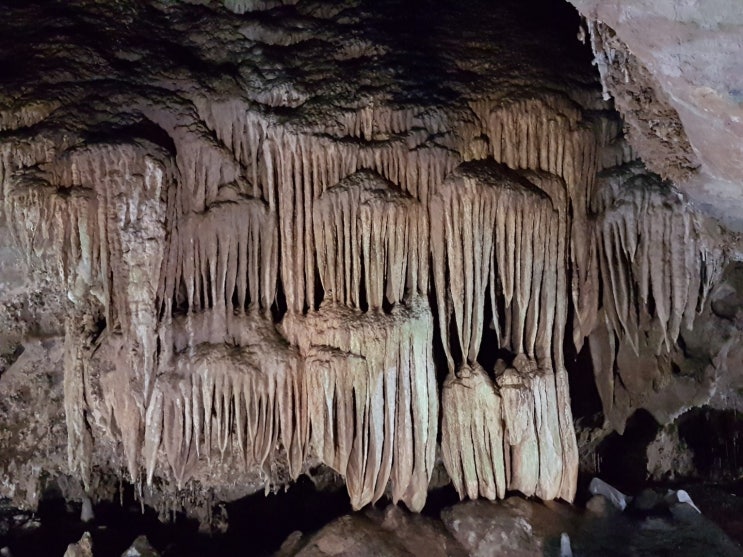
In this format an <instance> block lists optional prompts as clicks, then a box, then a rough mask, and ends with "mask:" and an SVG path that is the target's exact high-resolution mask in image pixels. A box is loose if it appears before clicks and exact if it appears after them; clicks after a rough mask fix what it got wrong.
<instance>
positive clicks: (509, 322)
mask: <svg viewBox="0 0 743 557" xmlns="http://www.w3.org/2000/svg"><path fill="white" fill-rule="evenodd" d="M525 176H526V177H528V178H529V179H530V181H527V179H526V178H524V177H522V176H520V175H518V174H515V173H514V172H513V171H511V170H508V169H506V168H504V167H501V166H499V165H496V164H495V163H493V162H478V163H474V162H473V163H466V164H464V165H462V167H460V169H458V170H457V171H456V172H455V173H453V174H452V175H451V176H450V178H449V179H447V180H446V181H445V182H444V184H443V185H442V187H441V188H440V189H439V190H438V191H437V193H436V194H435V196H434V198H433V199H432V202H431V222H432V224H434V225H435V226H434V227H433V231H432V232H433V233H432V247H433V249H432V253H433V264H434V284H435V287H436V294H437V306H438V309H439V316H438V317H439V330H440V331H441V336H442V340H443V343H444V351H445V354H446V357H447V360H448V364H449V377H448V378H447V380H446V383H445V386H444V401H445V402H444V404H445V405H447V406H445V407H444V410H443V412H444V415H445V416H446V419H445V421H444V424H445V425H446V427H447V428H448V429H449V431H446V432H445V433H444V434H443V437H442V442H444V441H443V440H444V439H446V440H447V441H446V445H447V447H446V449H445V453H446V454H447V457H446V461H445V462H447V465H448V466H452V467H453V471H450V473H451V475H452V478H453V480H454V483H455V487H456V488H457V490H458V492H459V493H460V496H464V495H465V494H466V495H467V496H469V497H473V496H476V495H477V494H478V490H477V486H478V482H480V484H479V485H480V487H482V489H483V490H484V491H482V492H480V495H482V496H485V497H490V498H492V497H494V496H495V493H496V491H494V490H493V489H492V482H491V478H492V477H494V476H497V473H498V472H497V471H499V470H500V469H501V467H502V464H501V463H502V462H504V461H506V460H509V456H508V455H510V460H509V466H508V467H507V470H508V472H507V473H506V480H505V481H506V485H505V487H506V488H508V489H518V490H520V491H522V492H523V493H525V494H527V495H532V494H535V493H536V494H538V495H539V496H540V497H545V498H554V497H557V496H561V497H563V498H565V499H572V497H573V495H574V492H575V490H574V488H575V486H574V480H564V477H565V476H567V477H568V478H573V477H574V476H575V475H576V474H577V450H576V449H575V442H574V439H573V441H572V443H571V439H570V438H569V435H570V433H571V431H572V417H571V416H570V409H569V398H568V397H566V396H564V395H566V394H567V392H563V393H561V392H560V384H559V383H558V381H559V379H556V377H555V372H553V370H556V372H557V374H560V373H563V368H561V367H560V366H562V360H561V359H562V346H561V345H562V330H563V329H564V327H565V326H566V320H567V315H566V313H567V312H566V306H565V303H564V301H563V299H564V297H565V296H566V294H567V283H566V280H565V276H566V272H567V270H566V269H567V249H566V243H567V238H568V232H567V226H568V223H567V203H566V192H565V185H564V182H562V180H560V179H559V178H556V177H550V176H549V175H546V174H544V173H535V172H531V173H529V172H527V173H525ZM535 184H537V185H538V186H539V187H537V185H535ZM488 293H489V298H490V299H486V297H487V294H488ZM487 303H489V304H490V306H491V312H492V315H493V321H494V322H493V326H494V328H495V329H496V336H497V338H498V341H499V342H500V347H501V348H508V349H510V350H511V351H512V352H514V353H515V354H516V359H515V360H514V364H513V365H514V367H515V368H516V369H515V370H514V369H509V370H508V371H506V372H505V373H502V374H500V375H499V376H498V378H497V380H498V385H499V386H500V394H496V393H495V387H494V385H493V384H492V381H491V379H490V378H489V377H488V375H487V374H485V373H484V372H482V371H481V370H480V368H479V364H478V363H477V358H478V355H479V352H480V341H481V338H482V334H483V325H484V323H483V321H484V313H483V310H484V308H485V305H486V304H487ZM501 308H502V310H503V312H502V313H503V315H501V311H500V310H501ZM452 319H453V323H454V330H455V331H456V339H451V340H450V338H449V333H448V331H449V329H450V323H451V321H450V320H452ZM457 341H458V343H459V346H458V348H459V350H458V353H459V354H461V355H462V356H461V357H462V363H461V365H460V367H459V369H456V362H455V360H454V353H453V352H452V350H451V343H452V342H457ZM558 346H559V348H558ZM537 362H539V363H537ZM473 368H474V370H475V371H473ZM471 383H472V384H474V385H476V386H477V392H478V393H482V394H481V395H478V396H477V398H478V400H480V399H481V400H482V401H483V402H481V403H479V404H475V405H472V404H470V403H469V400H470V397H471V396H472V395H470V391H471V385H470V384H471ZM501 398H502V402H501ZM496 407H497V408H500V409H502V410H501V411H502V416H501V415H495V416H490V417H489V418H488V417H487V416H480V415H478V413H481V412H484V411H486V409H487V408H496ZM501 419H502V420H503V425H500V424H498V423H497V422H498V420H501ZM469 424H473V425H472V426H470V425H469ZM477 424H487V426H485V427H484V428H480V427H478V428H477V430H476V431H473V433H472V435H470V436H466V437H463V436H462V434H461V431H460V430H459V428H462V427H464V428H467V427H477ZM442 427H443V424H442ZM493 437H498V438H499V439H500V440H497V439H496V441H493V440H492V438H493ZM563 437H564V439H563ZM573 437H574V434H573ZM504 438H505V440H506V441H507V444H509V445H510V447H511V448H510V449H509V451H508V454H504V453H503V449H502V448H501V449H500V451H499V452H498V453H497V454H493V453H490V454H489V457H487V458H489V459H490V460H489V463H488V464H487V465H486V464H485V462H486V461H487V458H486V457H483V456H482V455H483V453H482V451H483V449H482V447H485V446H501V447H502V446H503V442H504ZM574 453H575V454H574ZM473 455H477V456H476V462H477V465H474V464H473ZM540 455H541V458H540ZM484 458H485V460H483V459H484ZM460 467H461V469H460ZM480 474H482V476H480ZM563 482H566V487H565V489H563V488H562V485H563ZM498 492H499V491H498Z"/></svg>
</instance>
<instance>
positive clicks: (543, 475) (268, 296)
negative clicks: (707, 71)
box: [0, 2, 718, 511]
mask: <svg viewBox="0 0 743 557" xmlns="http://www.w3.org/2000/svg"><path fill="white" fill-rule="evenodd" d="M254 4H255V5H254ZM259 4H260V5H259ZM264 4H265V5H264ZM269 4H271V3H268V2H264V3H250V2H225V6H226V8H225V7H222V6H220V5H216V4H215V5H210V6H202V7H196V6H189V5H181V4H174V5H164V4H162V5H161V4H160V3H153V4H152V5H150V6H148V7H147V9H148V10H150V11H151V12H152V14H154V16H152V17H149V18H145V15H146V14H145V13H144V12H142V11H141V10H142V9H143V8H142V7H141V6H139V5H137V6H134V5H131V6H130V5H128V4H126V3H121V4H120V5H118V7H117V9H118V10H120V11H121V13H119V14H118V15H116V17H114V16H112V15H111V14H109V13H103V12H102V11H100V9H99V8H97V7H96V6H95V5H93V6H85V5H84V4H81V6H78V7H77V8H79V9H80V10H82V11H81V12H80V13H77V12H74V11H71V12H69V13H66V14H65V16H64V18H62V19H61V20H60V23H59V25H61V26H62V28H63V29H64V31H65V33H67V34H68V35H66V39H65V40H66V41H67V43H68V45H67V50H64V51H60V52H56V53H55V54H49V53H48V52H47V53H46V54H45V53H44V52H45V51H44V49H43V48H41V47H39V50H38V51H34V54H33V56H35V58H33V59H34V60H35V62H36V63H37V64H39V66H38V68H34V67H33V66H32V67H31V69H29V70H27V71H26V73H23V72H20V73H19V75H17V76H16V75H12V76H11V78H9V79H8V91H9V94H7V95H6V96H5V97H4V98H2V99H1V102H0V129H1V130H2V132H3V135H2V137H0V184H1V185H2V203H3V214H4V221H3V226H4V227H5V231H7V233H8V234H10V235H12V249H16V250H17V251H18V252H19V253H21V254H22V255H23V257H24V264H25V266H26V267H24V268H25V269H26V272H27V273H28V274H27V276H28V277H29V287H28V288H29V289H33V288H38V289H41V290H40V291H41V292H42V293H44V292H57V293H62V296H63V297H65V298H66V299H64V300H63V301H61V302H60V303H59V304H58V305H57V306H55V307H52V308H49V310H48V311H49V313H54V312H57V314H58V315H62V316H63V317H62V318H61V319H60V322H62V323H64V326H63V327H58V328H57V329H56V330H54V331H51V332H50V333H49V334H52V335H54V334H57V335H63V337H64V342H63V350H61V351H60V350H57V351H56V352H55V353H63V358H61V360H58V361H56V362H52V363H50V367H55V366H56V367H55V368H57V367H58V368H61V369H62V370H63V382H62V384H63V400H64V413H65V416H66V426H67V452H68V461H67V467H66V469H65V467H64V466H62V465H60V464H59V463H58V462H57V461H54V460H53V459H51V460H49V461H44V462H43V463H42V464H41V466H42V467H43V466H48V467H49V469H50V471H51V473H57V474H59V473H66V472H69V473H72V474H73V475H74V476H76V477H77V478H79V479H80V480H81V481H82V483H83V485H84V488H85V489H86V490H87V491H94V490H95V489H96V485H97V482H98V480H96V475H97V474H99V471H100V470H102V469H103V470H105V471H114V472H116V473H123V471H124V470H125V471H126V475H127V476H128V480H129V481H131V482H133V483H134V484H136V485H138V486H139V491H140V495H141V496H142V497H143V498H144V499H145V500H147V501H149V502H151V504H155V505H156V504H158V503H157V500H156V497H155V494H156V493H158V492H159V491H165V492H168V490H175V489H178V490H179V493H180V494H183V493H191V492H194V491H198V490H200V489H203V490H213V491H214V492H215V493H217V494H218V496H222V497H234V496H236V494H238V493H247V492H251V491H254V490H256V489H257V488H258V487H259V486H263V485H265V487H266V489H269V488H271V487H272V486H278V485H282V484H284V483H286V482H288V481H289V480H290V479H291V478H296V477H297V476H298V475H300V474H302V473H304V472H306V471H307V470H308V469H309V468H310V467H311V466H314V465H315V464H317V463H323V464H325V465H327V466H329V467H330V468H332V469H333V470H335V471H337V472H338V473H339V474H340V475H341V476H342V477H343V478H344V479H345V482H346V484H347V487H348V491H349V494H350V497H351V502H352V504H353V505H354V507H357V508H358V507H362V506H364V505H366V504H368V503H371V502H374V501H377V500H378V499H380V498H381V497H382V496H384V495H385V494H386V493H389V494H390V495H391V498H392V499H393V500H394V501H396V502H397V501H403V502H404V503H405V504H406V505H407V506H408V507H409V508H410V509H413V510H416V511H418V510H420V509H421V508H422V507H423V506H424V504H425V500H426V495H427V491H428V485H429V481H430V478H431V474H432V471H433V469H434V466H435V464H436V455H437V444H439V443H440V447H441V456H442V460H443V463H444V466H445V467H446V469H447V471H448V473H449V475H450V477H451V479H452V481H453V483H454V486H455V487H456V489H457V491H458V492H459V494H460V496H461V497H470V498H477V497H485V498H490V499H493V498H496V497H503V496H504V494H505V492H506V490H518V491H521V492H522V493H524V494H526V495H536V496H538V497H541V498H544V499H552V498H558V497H559V498H563V499H566V500H572V498H573V496H574V494H575V490H576V482H577V474H578V447H577V444H576V436H575V432H574V428H573V417H572V412H571V403H570V393H569V383H568V373H567V370H566V361H565V359H566V358H565V355H564V347H565V343H566V341H565V339H566V335H567V338H568V339H570V340H572V341H573V342H574V343H575V345H576V347H578V348H580V346H581V345H582V344H583V341H584V339H585V338H586V337H588V338H589V339H590V344H591V348H592V355H593V357H594V363H595V370H594V371H595V375H596V382H597V386H598V390H599V393H600V395H601V400H602V403H603V405H604V409H605V414H606V416H607V419H608V420H610V421H611V420H614V419H615V418H614V416H615V415H617V416H620V417H618V418H616V425H617V427H622V424H623V421H622V420H623V418H622V414H621V412H622V411H624V410H625V409H626V408H629V406H626V405H625V407H621V401H620V402H617V395H616V393H617V392H618V388H617V387H616V385H617V384H619V381H617V380H616V377H615V376H616V374H617V373H620V372H618V371H616V365H615V364H616V357H625V358H630V357H631V356H630V355H629V353H627V354H625V355H624V356H623V354H624V352H622V350H623V349H622V348H621V347H626V346H629V347H630V348H631V349H632V350H633V351H634V352H633V353H634V354H641V353H644V352H643V351H646V350H652V351H653V354H654V355H659V354H661V353H667V352H669V351H670V350H672V348H673V346H674V345H675V343H676V340H677V338H678V336H679V333H680V330H681V328H682V327H686V328H687V329H689V328H691V327H692V325H693V322H694V317H695V315H696V314H697V312H699V311H701V309H702V308H703V307H704V300H705V297H706V295H707V293H708V292H709V291H710V288H711V287H712V284H713V281H714V279H715V276H716V269H717V265H718V263H717V260H716V256H715V253H714V252H713V251H712V250H710V249H708V247H707V245H706V243H705V241H706V240H705V235H704V234H703V232H702V230H703V229H702V227H701V225H699V223H698V222H697V221H698V218H697V216H696V214H695V213H693V211H692V210H691V209H690V208H689V207H687V206H686V205H685V204H684V202H683V199H682V198H681V196H680V194H678V193H677V192H676V191H675V190H674V189H673V186H671V185H670V184H667V183H660V181H659V180H657V179H656V178H654V177H652V176H651V175H649V174H648V173H647V172H646V171H644V170H643V169H642V167H641V166H639V165H637V166H635V167H631V168H633V169H634V170H632V171H629V170H627V168H630V167H623V170H621V171H615V172H614V174H607V172H608V170H607V169H612V168H615V167H622V165H627V164H628V163H631V162H632V161H633V160H634V159H635V155H634V153H633V152H632V150H631V149H629V148H628V147H627V146H626V144H625V143H624V142H623V140H622V138H621V135H620V123H619V122H618V121H617V119H616V117H615V116H614V115H613V114H612V113H611V112H610V111H609V110H608V106H606V105H605V104H604V101H602V100H601V95H600V89H599V88H598V87H597V86H596V84H595V83H594V82H593V81H592V80H591V78H590V76H587V75H586V74H585V73H583V72H584V71H585V70H583V69H582V66H580V64H578V63H576V64H574V65H571V64H572V63H571V62H569V60H570V57H569V56H565V57H562V58H560V57H559V56H558V57H557V58H555V59H554V68H551V67H550V65H549V63H547V64H545V62H549V60H545V59H543V55H542V54H540V53H539V52H536V53H535V52H532V51H529V52H527V51H524V52H518V51H516V50H515V46H514V45H518V40H519V39H518V37H519V35H518V33H516V32H515V31H509V29H513V28H514V27H513V26H514V25H515V23H514V22H512V21H510V20H509V19H508V18H507V16H508V13H500V11H499V10H503V8H499V9H498V10H495V11H493V10H490V11H487V12H483V13H485V14H486V16H485V17H484V19H483V17H481V16H471V17H470V19H467V17H468V16H467V15H462V14H458V15H451V14H449V15H447V14H436V13H432V14H419V15H418V17H419V18H420V21H421V22H422V23H421V24H422V25H423V24H426V25H430V27H431V28H430V31H431V32H434V31H436V32H438V33H441V34H443V36H444V37H445V38H446V37H448V40H452V41H454V42H453V43H452V44H453V46H452V52H451V53H449V54H448V55H449V56H450V57H451V58H450V59H442V60H438V61H437V64H440V65H441V67H443V70H442V69H441V67H438V66H437V67H436V68H434V67H433V66H431V67H428V66H426V64H431V61H430V59H429V54H430V53H427V52H424V51H422V50H420V49H419V48H418V47H411V52H410V56H409V57H407V58H404V59H402V60H401V59H400V58H399V56H398V54H399V53H398V52H396V51H394V50H393V49H392V46H390V44H387V43H386V42H385V41H389V40H391V38H392V37H391V36H387V35H385V34H384V33H383V32H382V31H380V29H376V28H375V27H374V26H373V25H372V29H373V30H372V31H370V30H369V26H368V25H367V24H366V19H365V18H371V19H370V21H376V20H374V18H372V16H371V15H370V14H369V13H367V12H366V11H364V10H363V9H362V7H359V6H357V5H355V4H351V3H349V5H348V6H345V7H344V8H343V9H341V8H339V7H338V5H337V3H333V2H328V3H322V2H312V3H310V2H307V3H305V2H299V3H296V5H292V6H291V7H283V8H281V7H275V6H273V4H271V5H269ZM138 6H139V7H138ZM35 9H36V8H34V7H29V8H18V9H17V10H18V14H17V15H18V18H19V19H18V20H19V21H21V20H22V19H23V18H27V19H26V20H27V21H28V18H32V17H33V16H34V15H35V11H34V10H35ZM386 9H387V10H389V7H387V8H386ZM138 10H139V11H138ZM253 10H266V11H264V12H262V14H261V16H260V17H258V16H256V15H255V14H252V15H250V14H251V12H252V11H253ZM196 12H198V13H200V14H201V15H202V16H203V18H202V19H200V20H199V22H194V20H193V17H192V16H193V14H194V13H196ZM148 13H149V12H148ZM380 13H381V15H380V16H379V17H381V18H382V21H383V22H384V21H386V20H385V19H384V18H385V17H392V16H391V15H390V14H389V13H386V12H385V10H384V9H383V10H381V12H380ZM81 14H85V17H87V18H89V19H90V20H91V21H96V22H98V24H100V25H101V26H102V28H105V27H106V26H112V28H113V29H114V31H115V32H117V33H120V37H121V40H120V42H119V43H117V45H116V46H115V47H114V51H109V50H104V51H101V52H96V51H94V50H91V49H90V48H89V47H88V46H86V45H85V43H84V41H82V38H81V37H80V36H77V35H75V32H74V26H72V25H71V24H70V26H69V28H68V27H66V26H65V25H66V23H65V22H68V23H69V22H74V21H76V18H79V17H82V15H81ZM152 14H150V15H152ZM236 14H242V15H236ZM246 14H247V15H246ZM36 15H38V14H36ZM393 15H394V14H393ZM155 16H156V17H155ZM65 18H67V19H65ZM116 18H119V19H116ZM447 18H449V19H447ZM456 18H465V19H467V21H466V23H467V24H469V25H472V26H474V27H473V33H475V32H477V33H475V35H473V36H474V37H477V38H476V39H473V41H474V42H473V43H467V41H461V42H457V41H456V40H454V38H453V37H452V36H451V33H452V30H453V29H458V28H460V27H457V25H460V24H463V22H462V21H458V20H457V21H452V19H453V20H456ZM122 22H123V23H122ZM126 22H129V24H126V25H125V23H126ZM137 22H139V23H141V27H137V25H135V23H137ZM378 24H379V23H378V22H377V25H378ZM18 26H19V27H21V25H20V24H18ZM119 26H120V27H119ZM493 26H495V27H493ZM383 27H384V25H382V28H383ZM176 29H177V30H179V31H178V33H175V31H174V30H176ZM307 29H311V33H310V31H307ZM374 29H375V30H374ZM447 29H449V31H448V33H450V34H449V35H447V34H446V33H447ZM156 30H159V32H160V33H161V34H162V35H161V42H157V41H155V42H154V43H153V42H150V41H147V40H145V38H146V37H147V36H148V33H153V32H155V31H156ZM14 31H17V29H16V30H14ZM478 33H479V34H478ZM509 33H510V34H509ZM310 35H311V36H312V37H313V41H314V42H313V41H310V40H309V38H308V37H309V36H310ZM41 36H42V37H44V40H45V41H46V42H43V43H42V45H45V46H46V47H48V48H51V47H54V46H58V45H57V42H56V41H58V40H59V38H58V36H56V35H54V34H48V35H44V34H42V35H41ZM514 37H515V38H514ZM176 41H179V42H176ZM305 42H306V43H307V44H305ZM176 44H185V45H188V47H187V50H188V52H190V55H191V56H193V57H194V59H193V60H188V61H183V60H181V59H180V58H178V57H177V56H176V57H175V58H173V59H169V62H168V56H171V55H172V53H170V54H168V52H170V51H168V50H167V49H164V47H163V45H170V46H171V47H173V48H175V47H174V45H176ZM300 45H301V46H300ZM329 46H332V49H333V50H332V53H329V52H328V51H327V49H328V48H329ZM184 48H185V47H184ZM551 48H553V45H549V49H551ZM8 49H9V50H8V51H9V52H11V53H12V52H15V51H14V50H13V49H12V48H11V47H10V46H8ZM163 49H164V50H163ZM483 50H484V53H483ZM568 50H569V49H568ZM558 54H559V53H558ZM158 56H165V58H166V60H160V59H158ZM199 60H200V61H199ZM42 61H46V62H47V66H43V67H42V65H41V62H42ZM145 61H147V63H145ZM169 63H170V64H171V65H169ZM302 64H304V65H302ZM419 64H421V65H422V66H423V69H424V70H425V71H430V72H434V71H441V72H442V75H441V76H439V77H442V78H443V77H446V80H447V81H445V82H440V83H436V84H431V85H430V89H426V88H421V87H422V86H421V85H420V84H419V83H418V82H416V81H415V80H413V81H412V82H411V81H410V80H407V81H406V79H407V78H406V72H414V71H415V70H417V69H418V65H419ZM48 66H52V70H53V71H46V72H45V70H44V67H48ZM395 72H397V74H395ZM462 72H463V73H464V74H466V75H462ZM34 78H38V79H37V81H36V82H34V84H33V86H32V87H31V89H30V90H27V89H24V84H26V83H29V82H31V80H32V79H34ZM371 83H373V84H374V87H371V85H370V84H371ZM602 172H603V174H601V177H599V174H600V173H602ZM607 176H609V177H607ZM9 249H11V248H9ZM32 278H33V280H31V279H32ZM34 281H35V282H34ZM38 284H43V285H44V286H43V288H46V289H47V290H43V288H42V287H39V286H37V285H38ZM6 321H8V322H9V321H10V320H9V319H7V318H6ZM24 332H27V331H24ZM11 333H13V329H12V327H10V326H9V327H8V335H11ZM13 334H15V333H13ZM18 334H20V333H18ZM8 338H10V336H8ZM617 347H620V348H617ZM625 352H626V350H625ZM438 353H440V354H442V356H441V357H435V354H438ZM495 353H497V354H498V355H499V358H501V359H498V360H497V361H496V362H490V361H489V356H488V355H489V354H495ZM617 353H618V354H619V356H617ZM620 376H621V373H620ZM646 380H647V378H642V379H641V381H646ZM628 384H629V381H628V380H627V378H626V377H622V380H621V385H622V388H624V389H626V386H627V385H628ZM0 385H2V383H0ZM639 388H641V387H639ZM630 394H631V393H630ZM619 407H621V408H619ZM616 408H619V410H616ZM617 412H619V414H617ZM8 415H10V414H8ZM624 418H626V416H624ZM44 442H47V441H44ZM0 464H2V461H0ZM6 466H7V469H10V468H11V467H10V464H7V465H6ZM13 466H15V464H13ZM13 470H16V468H13ZM143 485H145V486H146V487H143ZM189 489H190V490H191V491H190V492H189V491H188V490H189ZM158 490H159V491H158ZM12 495H14V496H16V497H23V494H21V495H18V494H15V493H14V494H12ZM28 497H30V496H28ZM183 497H184V501H185V500H186V499H187V497H188V496H186V495H184V496H183ZM148 498H149V499H148ZM184 504H187V503H184Z"/></svg>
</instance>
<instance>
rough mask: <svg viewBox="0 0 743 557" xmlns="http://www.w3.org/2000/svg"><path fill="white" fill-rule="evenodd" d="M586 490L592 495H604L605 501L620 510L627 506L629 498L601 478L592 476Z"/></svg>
mask: <svg viewBox="0 0 743 557" xmlns="http://www.w3.org/2000/svg"><path fill="white" fill-rule="evenodd" d="M588 490H589V491H590V492H591V493H592V494H593V495H600V496H602V497H605V498H606V500H607V501H609V502H610V503H611V504H612V505H614V506H615V507H616V508H617V509H619V510H620V511H623V510H624V509H626V508H627V503H628V499H629V498H628V497H627V496H626V495H625V494H624V493H622V492H621V491H619V490H618V489H616V488H615V487H612V486H610V485H609V484H608V483H606V482H605V481H604V480H602V479H601V478H593V479H592V480H591V484H590V485H589V486H588Z"/></svg>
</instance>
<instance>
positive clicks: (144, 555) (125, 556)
mask: <svg viewBox="0 0 743 557" xmlns="http://www.w3.org/2000/svg"><path fill="white" fill-rule="evenodd" d="M159 556H160V553H158V552H157V550H155V548H154V547H152V545H150V541H149V540H148V539H147V536H138V537H137V538H136V539H135V540H134V541H133V542H132V545H131V546H129V548H128V549H127V550H126V551H124V553H122V554H121V557H159Z"/></svg>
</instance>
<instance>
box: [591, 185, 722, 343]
mask: <svg viewBox="0 0 743 557" xmlns="http://www.w3.org/2000/svg"><path fill="white" fill-rule="evenodd" d="M594 209H595V210H596V211H597V215H596V220H595V226H594V235H593V237H594V245H595V248H594V249H595V251H596V253H597V254H598V258H597V259H598V262H597V263H598V275H599V277H600V280H601V283H602V291H603V297H602V299H601V301H600V303H601V306H602V307H603V309H604V312H605V316H606V322H607V325H608V327H609V330H610V331H611V332H612V333H613V334H614V335H615V336H616V337H617V339H618V340H619V341H620V342H627V343H629V344H630V346H632V348H633V350H635V352H637V351H638V349H639V337H640V335H641V334H645V333H649V332H650V330H645V329H646V326H645V325H644V324H645V323H649V324H650V327H651V329H652V330H653V331H654V332H655V333H656V338H657V339H658V343H657V345H656V346H655V353H656V354H660V353H661V351H664V352H668V351H670V350H671V348H672V346H673V345H674V344H675V343H676V341H677V339H678V336H679V333H680V331H681V327H682V324H685V325H686V327H687V328H689V329H690V328H691V326H692V325H693V322H694V317H695V315H696V314H697V313H698V312H699V311H700V308H702V307H703V305H704V302H705V298H706V294H707V293H708V292H709V284H710V283H711V282H714V280H715V275H716V273H717V270H716V266H715V261H714V259H713V258H712V257H709V253H708V250H707V247H706V245H705V243H704V240H703V237H702V233H701V230H700V224H699V222H698V216H697V215H696V214H695V213H694V212H693V211H692V210H691V209H690V208H689V207H688V206H687V205H686V204H685V203H684V201H683V198H682V197H681V194H680V193H679V192H677V191H676V190H675V189H674V188H673V187H672V186H670V185H669V184H666V183H663V182H661V181H660V180H659V179H658V178H657V177H655V176H653V175H650V174H635V175H630V176H629V177H627V176H623V175H620V176H619V177H614V176H607V177H606V178H605V179H604V180H602V181H601V187H600V189H599V190H598V192H597V195H596V198H595V200H594ZM651 303H652V307H653V308H654V309H653V310H652V312H651V310H650V309H649V308H650V307H651Z"/></svg>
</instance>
